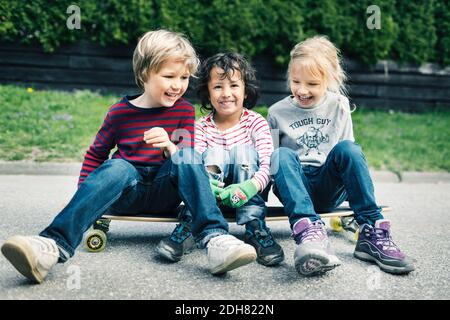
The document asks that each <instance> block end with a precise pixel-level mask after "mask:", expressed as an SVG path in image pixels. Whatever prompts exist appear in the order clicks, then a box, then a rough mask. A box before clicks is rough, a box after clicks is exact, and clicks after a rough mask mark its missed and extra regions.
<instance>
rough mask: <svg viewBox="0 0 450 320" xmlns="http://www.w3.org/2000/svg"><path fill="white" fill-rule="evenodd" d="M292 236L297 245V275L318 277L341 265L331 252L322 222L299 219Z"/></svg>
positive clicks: (295, 261) (295, 260) (295, 259)
mask: <svg viewBox="0 0 450 320" xmlns="http://www.w3.org/2000/svg"><path fill="white" fill-rule="evenodd" d="M293 236H294V239H295V242H296V243H297V248H296V249H295V253H294V263H295V269H297V272H298V273H300V274H302V275H304V276H315V275H320V274H323V273H325V272H327V271H330V270H332V269H334V268H335V267H337V266H339V265H340V264H341V262H340V261H339V259H338V258H337V257H336V256H335V255H334V253H333V251H332V250H331V246H330V241H329V240H328V236H327V231H326V229H325V225H324V223H323V222H322V221H320V220H317V221H314V222H311V220H309V219H308V218H303V219H300V220H299V221H297V222H296V223H295V224H294V227H293Z"/></svg>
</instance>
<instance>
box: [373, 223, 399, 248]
mask: <svg viewBox="0 0 450 320" xmlns="http://www.w3.org/2000/svg"><path fill="white" fill-rule="evenodd" d="M367 230H368V231H369V234H368V236H369V237H371V238H375V243H376V245H377V246H378V245H382V246H383V250H385V251H392V252H398V251H400V249H399V248H398V247H397V245H396V244H395V243H394V241H393V240H392V237H391V235H390V233H389V231H388V230H384V229H379V228H375V227H374V228H373V229H367Z"/></svg>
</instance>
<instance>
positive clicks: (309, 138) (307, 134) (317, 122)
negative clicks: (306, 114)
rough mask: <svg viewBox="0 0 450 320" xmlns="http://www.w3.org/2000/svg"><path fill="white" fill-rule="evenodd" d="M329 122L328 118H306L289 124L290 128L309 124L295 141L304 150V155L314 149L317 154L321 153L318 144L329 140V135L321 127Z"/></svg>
mask: <svg viewBox="0 0 450 320" xmlns="http://www.w3.org/2000/svg"><path fill="white" fill-rule="evenodd" d="M330 122H331V120H330V119H322V118H316V119H313V118H307V119H303V120H300V121H295V122H293V123H291V124H290V125H289V127H290V128H292V129H297V128H302V127H305V126H308V125H309V127H308V129H307V130H306V131H304V133H303V134H302V135H301V136H299V137H298V138H297V139H296V141H295V142H296V143H297V145H298V146H299V147H300V148H302V149H305V150H306V151H305V156H308V155H309V153H310V152H311V151H312V150H315V151H316V152H317V154H321V152H320V151H319V146H320V145H321V144H322V143H328V142H329V141H330V137H329V135H328V134H324V133H323V132H322V129H323V128H324V127H325V126H327V125H329V123H330ZM312 124H314V125H312ZM302 129H303V128H302ZM302 131H303V130H302Z"/></svg>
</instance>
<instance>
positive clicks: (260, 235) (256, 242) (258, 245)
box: [244, 220, 284, 266]
mask: <svg viewBox="0 0 450 320" xmlns="http://www.w3.org/2000/svg"><path fill="white" fill-rule="evenodd" d="M245 227H246V231H245V235H244V241H245V242H246V243H248V244H250V245H252V246H253V247H254V248H255V250H256V253H257V258H256V261H258V262H259V263H260V264H262V265H264V266H274V265H277V264H279V263H281V262H282V261H283V260H284V252H283V249H282V248H281V246H280V245H279V244H278V243H276V242H275V239H274V238H273V236H272V233H271V232H270V229H269V228H267V226H266V224H265V223H264V221H261V220H252V221H250V222H248V223H247V224H246V226H245Z"/></svg>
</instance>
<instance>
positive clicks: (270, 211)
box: [83, 206, 392, 252]
mask: <svg viewBox="0 0 450 320" xmlns="http://www.w3.org/2000/svg"><path fill="white" fill-rule="evenodd" d="M182 207H183V206H180V207H179V208H178V210H176V212H169V213H158V214H142V215H136V216H121V215H103V216H102V217H101V218H100V219H98V220H97V221H96V222H95V223H94V225H93V226H92V227H91V228H90V229H89V230H88V231H87V232H86V233H85V235H84V238H83V243H84V247H85V249H86V250H87V251H90V252H100V251H102V250H103V249H105V247H106V242H107V233H108V231H109V225H110V223H111V221H112V220H119V221H137V222H178V218H177V217H178V212H179V211H180V210H181V209H182ZM389 211H392V208H391V207H388V206H381V212H382V213H385V212H389ZM223 215H224V217H225V218H226V219H227V221H228V222H236V216H235V213H234V212H232V211H230V212H227V211H225V212H223ZM319 215H320V217H321V218H328V219H330V221H329V222H330V228H331V230H333V231H335V232H343V231H348V232H351V233H353V234H354V235H355V240H357V239H358V238H357V237H358V228H359V226H358V223H357V222H356V220H355V218H354V212H353V211H352V209H350V207H348V206H341V207H338V208H336V209H335V210H333V211H332V212H319ZM265 220H266V222H270V221H287V220H288V217H287V215H286V214H285V213H284V208H283V207H280V206H271V207H267V214H266V219H265Z"/></svg>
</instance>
